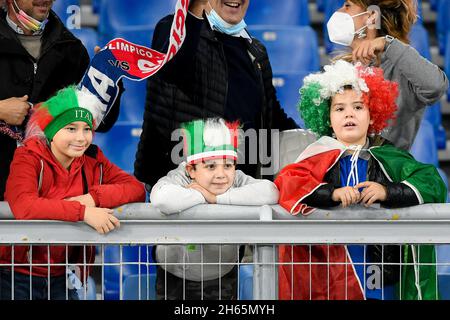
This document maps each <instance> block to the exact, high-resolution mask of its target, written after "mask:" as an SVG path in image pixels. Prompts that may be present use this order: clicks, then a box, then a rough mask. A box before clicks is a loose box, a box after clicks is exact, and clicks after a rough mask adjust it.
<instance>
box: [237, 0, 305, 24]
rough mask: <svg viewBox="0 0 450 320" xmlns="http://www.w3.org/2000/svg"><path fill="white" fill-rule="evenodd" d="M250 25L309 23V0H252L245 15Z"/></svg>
mask: <svg viewBox="0 0 450 320" xmlns="http://www.w3.org/2000/svg"><path fill="white" fill-rule="evenodd" d="M245 22H246V23H247V24H248V25H261V24H264V25H285V26H286V25H290V26H296V25H297V26H307V25H309V9H308V0H282V1H275V0H256V1H250V6H249V8H248V10H247V14H246V16H245Z"/></svg>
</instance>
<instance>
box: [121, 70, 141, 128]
mask: <svg viewBox="0 0 450 320" xmlns="http://www.w3.org/2000/svg"><path fill="white" fill-rule="evenodd" d="M123 85H124V87H125V92H124V93H123V95H122V100H121V103H120V114H119V121H124V122H134V123H141V122H142V119H143V118H144V108H145V97H146V94H147V91H146V88H147V81H146V80H143V81H139V82H137V81H131V80H128V79H124V80H123Z"/></svg>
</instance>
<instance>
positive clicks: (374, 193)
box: [355, 181, 387, 207]
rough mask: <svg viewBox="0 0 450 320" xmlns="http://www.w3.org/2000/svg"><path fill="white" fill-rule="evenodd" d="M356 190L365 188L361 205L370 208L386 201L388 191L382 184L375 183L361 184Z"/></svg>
mask: <svg viewBox="0 0 450 320" xmlns="http://www.w3.org/2000/svg"><path fill="white" fill-rule="evenodd" d="M355 188H364V190H363V191H362V192H361V203H362V204H364V205H365V206H366V207H370V206H371V205H372V204H373V203H374V202H375V201H386V198H387V189H386V187H385V186H383V185H382V184H379V183H377V182H373V181H366V182H361V183H360V184H358V185H356V186H355Z"/></svg>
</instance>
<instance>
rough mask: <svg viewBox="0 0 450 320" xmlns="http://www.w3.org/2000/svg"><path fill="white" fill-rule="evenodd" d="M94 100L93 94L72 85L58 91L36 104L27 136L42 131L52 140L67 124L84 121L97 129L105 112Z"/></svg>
mask: <svg viewBox="0 0 450 320" xmlns="http://www.w3.org/2000/svg"><path fill="white" fill-rule="evenodd" d="M97 106H98V104H96V103H95V101H92V95H90V94H89V93H85V92H83V91H81V90H78V89H77V88H76V87H74V86H71V87H67V88H64V89H62V90H60V91H58V92H57V94H56V95H55V96H53V97H51V98H50V99H48V100H47V101H45V102H42V103H40V104H38V105H36V106H35V108H34V110H33V114H32V116H31V118H30V121H29V123H28V126H27V134H26V135H27V137H29V136H32V135H39V134H41V135H42V133H43V134H44V135H45V137H46V138H47V139H48V140H49V141H51V140H52V139H53V137H54V136H55V134H56V133H57V132H58V131H59V130H60V129H61V128H63V127H65V126H66V125H68V124H70V123H72V122H76V121H82V122H85V123H87V124H88V125H89V127H90V128H91V129H95V128H96V127H97V124H98V123H99V122H100V121H101V117H102V116H103V113H102V112H101V110H99V108H98V107H97Z"/></svg>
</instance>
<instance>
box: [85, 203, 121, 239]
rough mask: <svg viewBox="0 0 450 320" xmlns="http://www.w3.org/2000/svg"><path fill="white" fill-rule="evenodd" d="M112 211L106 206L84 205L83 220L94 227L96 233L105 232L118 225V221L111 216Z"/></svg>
mask: <svg viewBox="0 0 450 320" xmlns="http://www.w3.org/2000/svg"><path fill="white" fill-rule="evenodd" d="M113 213H114V211H113V210H111V209H106V208H89V207H86V210H85V212H84V222H86V223H87V224H88V225H90V226H91V227H92V228H94V229H95V230H96V231H97V232H98V233H101V234H106V233H108V232H110V231H112V230H114V229H115V228H119V227H120V221H119V219H117V218H116V217H115V216H113Z"/></svg>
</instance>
